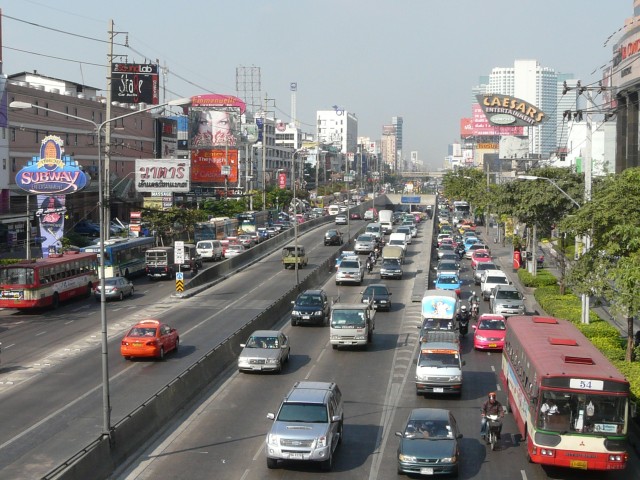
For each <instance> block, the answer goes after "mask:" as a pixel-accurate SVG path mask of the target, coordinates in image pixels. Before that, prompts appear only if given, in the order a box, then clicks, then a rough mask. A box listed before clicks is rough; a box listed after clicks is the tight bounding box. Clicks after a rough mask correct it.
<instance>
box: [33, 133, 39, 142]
mask: <svg viewBox="0 0 640 480" xmlns="http://www.w3.org/2000/svg"><path fill="white" fill-rule="evenodd" d="M34 135H35V139H36V143H40V142H39V140H38V138H39V137H40V131H39V130H35V132H34Z"/></svg>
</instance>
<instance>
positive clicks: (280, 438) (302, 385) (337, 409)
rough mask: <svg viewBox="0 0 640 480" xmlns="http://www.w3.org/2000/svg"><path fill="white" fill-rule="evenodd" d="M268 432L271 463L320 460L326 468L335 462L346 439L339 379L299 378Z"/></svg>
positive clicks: (274, 465) (272, 418)
mask: <svg viewBox="0 0 640 480" xmlns="http://www.w3.org/2000/svg"><path fill="white" fill-rule="evenodd" d="M267 418H268V419H270V420H273V421H274V422H273V425H272V426H271V430H270V431H269V433H268V434H267V442H266V446H265V452H266V455H267V467H268V468H277V466H278V460H297V461H300V460H303V461H310V462H320V466H321V468H322V469H323V470H325V471H329V470H331V468H332V466H333V455H334V453H335V449H336V448H337V447H338V444H340V443H342V436H343V434H342V429H343V422H344V406H343V402H342V393H341V392H340V389H339V388H338V385H336V384H335V383H332V382H331V383H329V382H308V381H304V382H296V383H295V385H294V386H293V388H292V389H291V390H290V391H289V393H288V394H287V396H286V397H284V400H283V401H282V405H280V409H279V410H278V414H277V415H274V414H273V413H269V414H267Z"/></svg>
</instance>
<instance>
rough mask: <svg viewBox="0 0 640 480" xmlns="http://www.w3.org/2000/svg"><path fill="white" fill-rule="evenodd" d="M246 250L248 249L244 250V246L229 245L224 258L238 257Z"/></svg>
mask: <svg viewBox="0 0 640 480" xmlns="http://www.w3.org/2000/svg"><path fill="white" fill-rule="evenodd" d="M245 250H246V248H244V245H229V246H228V247H227V251H226V252H224V257H225V258H232V257H237V256H238V255H240V254H242V253H244V252H245Z"/></svg>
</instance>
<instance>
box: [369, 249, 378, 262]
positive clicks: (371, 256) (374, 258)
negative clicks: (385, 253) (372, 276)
mask: <svg viewBox="0 0 640 480" xmlns="http://www.w3.org/2000/svg"><path fill="white" fill-rule="evenodd" d="M368 260H371V262H372V263H374V264H375V263H376V261H377V260H378V253H377V252H376V251H375V249H374V250H373V251H371V252H369V258H368Z"/></svg>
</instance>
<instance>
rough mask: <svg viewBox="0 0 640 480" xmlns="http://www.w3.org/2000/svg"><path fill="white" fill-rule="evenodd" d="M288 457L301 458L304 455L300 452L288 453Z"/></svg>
mask: <svg viewBox="0 0 640 480" xmlns="http://www.w3.org/2000/svg"><path fill="white" fill-rule="evenodd" d="M289 458H293V459H300V460H302V459H303V458H304V457H303V456H302V453H290V454H289Z"/></svg>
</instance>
